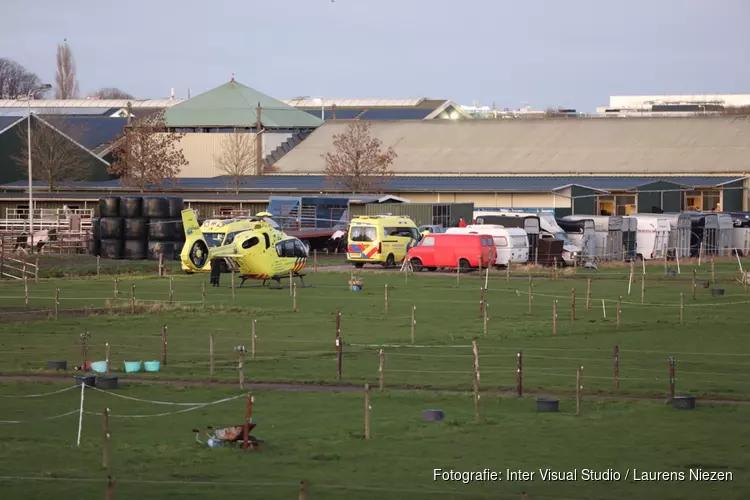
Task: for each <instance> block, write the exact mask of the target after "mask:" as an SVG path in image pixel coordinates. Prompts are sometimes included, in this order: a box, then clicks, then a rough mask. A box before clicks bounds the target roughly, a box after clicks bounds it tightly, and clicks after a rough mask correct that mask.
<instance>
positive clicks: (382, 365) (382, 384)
mask: <svg viewBox="0 0 750 500" xmlns="http://www.w3.org/2000/svg"><path fill="white" fill-rule="evenodd" d="M379 358H380V366H378V378H379V379H380V387H379V391H380V392H383V389H384V387H385V353H384V352H383V349H380V354H379Z"/></svg>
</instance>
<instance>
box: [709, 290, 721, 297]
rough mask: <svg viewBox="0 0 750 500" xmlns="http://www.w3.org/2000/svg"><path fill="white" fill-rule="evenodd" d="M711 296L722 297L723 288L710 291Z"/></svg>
mask: <svg viewBox="0 0 750 500" xmlns="http://www.w3.org/2000/svg"><path fill="white" fill-rule="evenodd" d="M711 295H712V296H714V297H721V296H722V295H724V289H723V288H712V289H711Z"/></svg>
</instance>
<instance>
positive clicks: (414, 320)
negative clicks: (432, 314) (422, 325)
mask: <svg viewBox="0 0 750 500" xmlns="http://www.w3.org/2000/svg"><path fill="white" fill-rule="evenodd" d="M416 316H417V306H412V307H411V345H414V337H415V334H416V332H415V330H416V328H417V317H416Z"/></svg>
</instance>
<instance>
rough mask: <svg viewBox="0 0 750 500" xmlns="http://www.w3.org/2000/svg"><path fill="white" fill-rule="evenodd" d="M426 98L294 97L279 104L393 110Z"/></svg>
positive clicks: (414, 104)
mask: <svg viewBox="0 0 750 500" xmlns="http://www.w3.org/2000/svg"><path fill="white" fill-rule="evenodd" d="M425 100H427V98H426V97H417V98H412V99H322V102H321V98H319V97H296V98H294V99H282V101H281V102H283V103H285V104H288V105H290V106H294V107H296V108H318V109H320V107H321V106H323V107H326V108H330V107H332V106H333V105H336V107H339V108H383V107H385V108H395V107H414V106H418V105H419V104H420V103H422V102H423V101H425Z"/></svg>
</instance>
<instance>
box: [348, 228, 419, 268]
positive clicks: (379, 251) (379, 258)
mask: <svg viewBox="0 0 750 500" xmlns="http://www.w3.org/2000/svg"><path fill="white" fill-rule="evenodd" d="M420 238H421V236H420V234H419V228H418V227H417V225H416V224H415V223H414V221H412V220H411V219H410V218H409V217H407V216H406V215H370V216H367V215H364V216H361V217H355V218H353V219H352V220H351V222H350V223H349V234H348V240H347V249H346V260H348V261H349V262H351V263H352V264H354V267H362V266H364V265H365V264H380V265H382V266H383V267H392V266H394V265H396V263H401V262H403V261H404V259H405V258H406V256H407V254H408V252H409V249H410V248H412V247H414V246H416V245H417V244H419V240H420Z"/></svg>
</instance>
